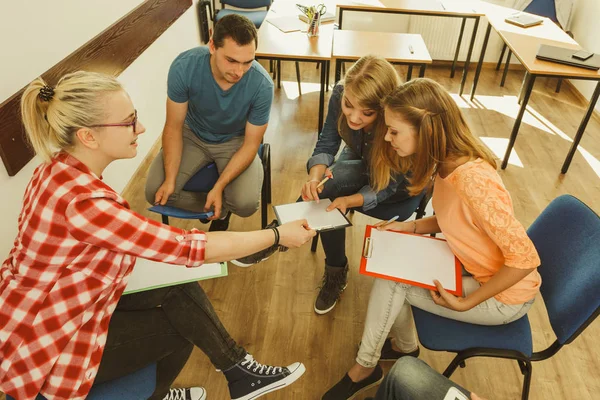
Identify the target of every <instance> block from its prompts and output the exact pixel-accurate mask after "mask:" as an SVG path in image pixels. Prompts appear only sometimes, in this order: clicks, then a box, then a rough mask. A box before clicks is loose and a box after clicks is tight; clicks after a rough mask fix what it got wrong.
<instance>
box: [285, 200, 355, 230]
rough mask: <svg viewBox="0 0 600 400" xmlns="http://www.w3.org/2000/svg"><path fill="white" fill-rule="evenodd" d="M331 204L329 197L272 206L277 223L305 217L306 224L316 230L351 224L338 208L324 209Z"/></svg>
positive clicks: (345, 226)
mask: <svg viewBox="0 0 600 400" xmlns="http://www.w3.org/2000/svg"><path fill="white" fill-rule="evenodd" d="M330 204H331V200H329V199H321V200H319V202H318V203H317V202H316V201H299V202H297V203H290V204H284V205H280V206H273V210H274V211H275V216H276V217H277V221H279V224H285V223H286V222H291V221H296V220H298V219H306V220H307V221H308V226H309V227H310V228H311V229H314V230H316V231H318V232H327V231H331V230H334V229H343V228H347V227H349V226H352V223H350V221H348V218H346V216H345V215H344V214H342V212H341V211H340V210H338V209H335V210H332V211H329V212H328V211H325V209H326V208H327V207H328V206H329V205H330Z"/></svg>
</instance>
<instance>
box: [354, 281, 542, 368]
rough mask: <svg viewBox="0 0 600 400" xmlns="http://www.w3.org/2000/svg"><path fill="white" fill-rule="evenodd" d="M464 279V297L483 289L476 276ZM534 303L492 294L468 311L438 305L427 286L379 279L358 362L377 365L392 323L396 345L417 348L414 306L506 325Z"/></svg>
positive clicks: (464, 319) (474, 321)
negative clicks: (506, 300)
mask: <svg viewBox="0 0 600 400" xmlns="http://www.w3.org/2000/svg"><path fill="white" fill-rule="evenodd" d="M462 279H463V296H467V295H468V294H469V293H472V292H474V291H475V290H477V288H479V283H478V282H477V281H476V280H475V279H474V278H473V277H470V276H463V278H462ZM532 304H533V301H529V302H527V303H524V304H517V305H509V304H504V303H501V302H499V301H498V300H496V299H495V298H493V297H492V298H491V299H488V300H486V301H484V302H482V303H480V304H478V305H477V306H475V307H473V308H472V309H470V310H468V311H463V312H459V311H453V310H450V309H448V308H445V307H442V306H439V305H437V304H435V303H434V301H433V299H432V298H431V295H430V293H429V290H427V289H423V288H420V287H416V286H410V285H407V284H404V283H398V282H394V281H389V280H384V279H375V280H374V282H373V288H372V289H371V297H370V299H369V305H368V308H367V317H366V321H365V328H364V332H363V337H362V342H361V346H360V349H359V351H358V356H357V358H356V362H357V363H358V364H360V365H361V366H363V367H365V368H373V367H375V365H376V364H377V362H378V361H379V357H380V356H381V348H382V347H383V344H384V342H385V339H386V338H387V336H388V333H389V332H390V330H391V329H392V326H393V327H394V335H395V340H396V344H397V345H398V346H399V347H400V350H401V351H402V352H406V353H408V352H410V351H413V350H414V349H415V348H416V347H417V338H416V335H415V329H414V323H413V321H412V311H411V309H410V306H411V305H412V306H415V307H418V308H420V309H423V310H425V311H428V312H430V313H433V314H436V315H439V316H442V317H445V318H451V319H454V320H457V321H462V322H468V323H471V324H479V325H502V324H507V323H509V322H512V321H514V320H517V319H519V318H521V317H522V316H523V315H525V314H526V313H527V311H529V308H530V307H531V305H532Z"/></svg>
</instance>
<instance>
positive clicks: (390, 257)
mask: <svg viewBox="0 0 600 400" xmlns="http://www.w3.org/2000/svg"><path fill="white" fill-rule="evenodd" d="M360 273H361V274H363V275H369V276H374V277H377V278H383V279H390V280H393V281H397V282H403V283H408V284H410V285H414V286H419V287H423V288H427V289H433V290H436V287H435V285H434V283H433V280H434V279H437V280H438V281H440V283H441V284H442V286H443V287H444V289H446V290H447V291H448V292H450V293H452V294H454V295H457V296H462V271H461V265H460V262H459V261H458V259H457V258H456V256H454V254H452V251H450V247H448V244H447V243H446V241H445V240H444V239H438V238H432V237H430V236H423V235H415V234H412V233H406V232H396V231H378V230H377V228H375V227H374V226H371V225H368V226H367V230H366V232H365V242H364V246H363V254H362V258H361V262H360Z"/></svg>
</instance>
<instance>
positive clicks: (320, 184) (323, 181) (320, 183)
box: [317, 176, 333, 189]
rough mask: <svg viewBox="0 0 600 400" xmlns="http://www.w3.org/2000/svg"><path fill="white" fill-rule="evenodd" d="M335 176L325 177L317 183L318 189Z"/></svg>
mask: <svg viewBox="0 0 600 400" xmlns="http://www.w3.org/2000/svg"><path fill="white" fill-rule="evenodd" d="M332 178H333V177H329V176H326V177H325V178H323V180H322V181H321V182H319V184H318V185H317V189H318V188H320V187H321V186H323V185H324V184H325V182H327V181H328V180H330V179H332Z"/></svg>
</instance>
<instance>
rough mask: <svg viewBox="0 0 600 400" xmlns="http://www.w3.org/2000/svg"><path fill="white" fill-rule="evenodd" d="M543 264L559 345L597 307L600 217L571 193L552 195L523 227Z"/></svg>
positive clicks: (576, 332)
mask: <svg viewBox="0 0 600 400" xmlns="http://www.w3.org/2000/svg"><path fill="white" fill-rule="evenodd" d="M527 233H528V235H529V237H530V238H531V240H532V241H533V243H534V244H535V247H536V249H537V251H538V253H539V255H540V258H541V261H542V264H541V266H540V267H539V270H538V271H539V273H540V275H541V276H542V286H541V289H540V291H541V294H542V297H543V298H544V303H545V304H546V309H547V311H548V317H549V318H550V324H551V325H552V329H553V330H554V333H555V334H556V336H557V341H558V343H559V344H560V345H564V344H568V343H570V342H571V341H572V340H573V339H575V338H576V337H577V336H578V335H579V334H580V333H581V332H582V331H583V330H584V329H585V328H586V327H587V326H588V325H589V324H590V323H591V322H592V321H593V320H594V318H595V317H596V316H597V315H598V313H599V310H600V294H599V289H598V288H600V217H598V215H597V214H596V213H595V212H594V211H592V210H591V209H590V208H589V207H588V206H586V205H585V204H584V203H582V202H581V201H579V200H578V199H576V198H575V197H573V196H570V195H563V196H560V197H558V198H556V199H555V200H554V201H552V203H550V205H548V207H547V208H546V209H545V210H544V211H543V212H542V213H541V214H540V216H539V217H538V218H537V219H536V220H535V222H534V223H533V224H532V225H531V227H530V228H529V230H528V231H527Z"/></svg>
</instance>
